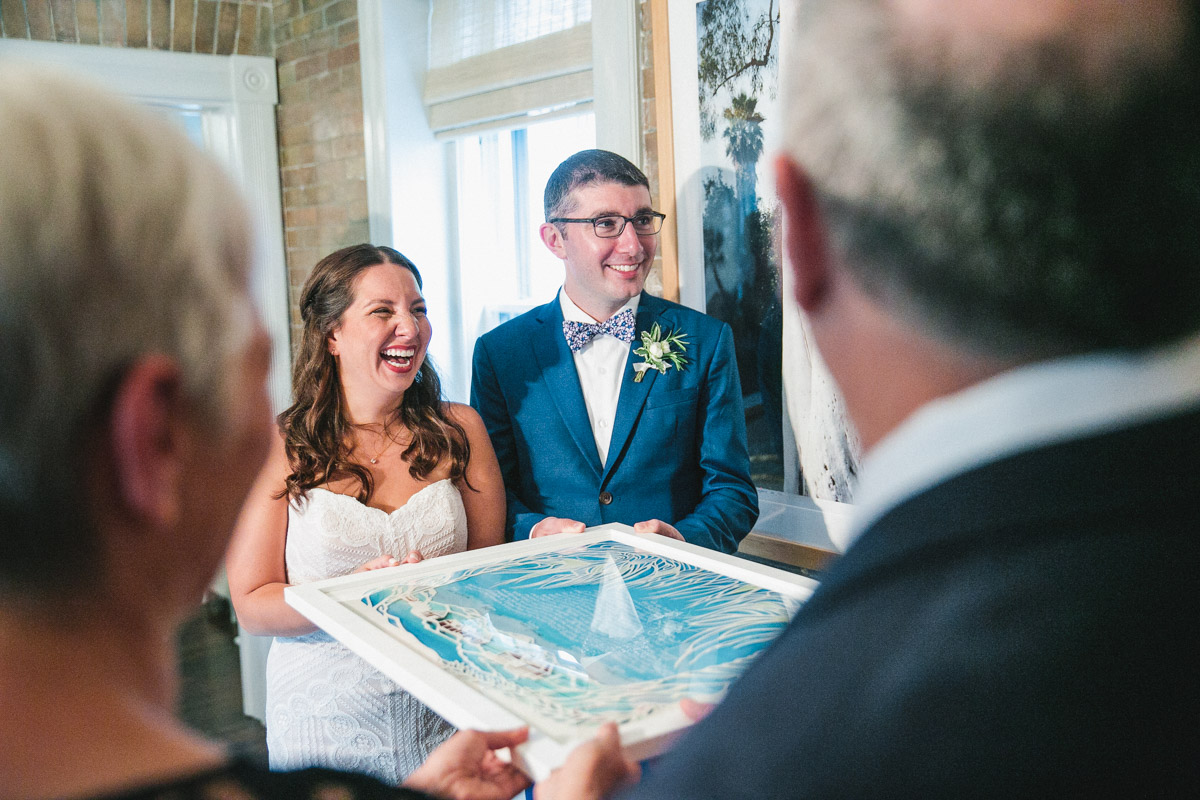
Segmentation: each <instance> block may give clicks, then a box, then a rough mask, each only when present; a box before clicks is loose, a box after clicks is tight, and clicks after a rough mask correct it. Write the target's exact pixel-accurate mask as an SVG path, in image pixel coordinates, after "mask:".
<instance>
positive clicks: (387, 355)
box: [379, 347, 417, 370]
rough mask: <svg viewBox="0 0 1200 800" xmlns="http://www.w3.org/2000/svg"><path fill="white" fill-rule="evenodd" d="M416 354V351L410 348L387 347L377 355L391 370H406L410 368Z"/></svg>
mask: <svg viewBox="0 0 1200 800" xmlns="http://www.w3.org/2000/svg"><path fill="white" fill-rule="evenodd" d="M416 354H417V351H416V350H415V349H413V348H411V347H410V348H406V349H400V348H399V347H389V348H388V349H386V350H384V351H383V352H381V353H380V354H379V355H380V357H381V358H382V359H383V360H384V361H385V362H387V364H388V365H389V366H391V367H392V368H394V369H398V370H407V369H408V368H409V367H411V366H412V362H413V356H415V355H416Z"/></svg>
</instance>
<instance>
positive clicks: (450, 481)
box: [227, 244, 504, 783]
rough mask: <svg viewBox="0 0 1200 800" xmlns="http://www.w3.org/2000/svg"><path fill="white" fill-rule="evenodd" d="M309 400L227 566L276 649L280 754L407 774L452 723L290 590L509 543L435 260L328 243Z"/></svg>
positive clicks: (291, 416)
mask: <svg viewBox="0 0 1200 800" xmlns="http://www.w3.org/2000/svg"><path fill="white" fill-rule="evenodd" d="M300 313H301V316H302V318H303V321H304V332H303V339H302V341H301V344H300V352H299V353H298V355H297V358H296V364H295V368H294V371H293V388H294V392H295V396H296V402H295V404H294V405H292V407H291V408H289V409H288V410H287V411H285V412H284V413H283V414H281V415H280V416H279V432H280V436H279V437H277V440H276V445H275V447H274V452H273V453H272V454H271V456H270V457H269V459H268V462H267V465H266V467H265V468H264V470H263V473H262V475H261V476H260V478H259V480H258V482H257V484H256V485H255V487H254V489H253V490H252V491H251V495H250V499H249V500H248V501H247V504H246V507H245V509H244V510H243V512H242V516H241V519H240V521H239V523H238V529H237V532H236V534H235V537H234V541H233V545H232V547H231V548H230V551H229V557H228V565H227V571H228V574H229V585H230V588H231V590H232V594H233V602H234V606H235V608H236V609H237V613H238V619H239V620H240V622H241V623H242V626H243V627H244V628H245V629H246V630H248V631H250V632H251V633H257V634H262V635H271V636H274V637H276V638H275V641H274V642H273V643H272V645H271V652H270V655H269V656H268V659H267V745H268V749H269V751H270V761H271V767H272V769H294V768H297V767H303V766H314V765H316V766H328V767H336V768H340V769H347V770H354V771H358V772H366V773H369V774H372V775H375V776H377V777H379V778H380V779H382V780H385V781H387V782H390V783H399V782H400V781H402V780H403V779H404V777H405V776H406V775H408V774H409V773H410V772H412V771H413V770H415V769H416V768H417V766H418V765H420V763H421V762H422V761H423V760H424V759H425V757H426V756H427V755H428V754H429V753H430V751H432V750H433V748H434V747H436V746H437V745H438V744H439V743H441V742H442V741H443V740H444V739H445V738H447V737H448V736H449V735H450V734H451V733H453V728H451V727H450V725H449V724H448V723H446V722H445V721H444V720H442V718H441V717H439V716H437V715H436V714H434V713H433V712H432V711H430V710H429V709H428V708H426V707H425V706H423V705H422V704H421V703H419V702H418V701H417V700H415V699H414V698H413V697H412V696H411V695H409V694H407V693H405V692H404V691H402V690H401V689H399V688H398V687H397V686H396V685H395V684H394V683H392V682H391V681H390V680H389V679H388V678H386V677H384V675H383V674H382V673H380V672H378V671H377V670H375V669H374V668H372V667H371V666H369V665H368V664H367V663H366V662H365V661H363V660H362V659H360V658H359V657H358V656H356V655H354V654H353V653H351V652H350V651H349V650H348V649H346V648H345V647H344V646H343V645H341V644H339V643H337V642H336V641H334V640H333V639H331V638H330V637H329V636H328V635H327V634H325V633H323V632H321V631H318V630H316V629H315V628H314V627H313V625H312V624H311V623H310V622H309V621H308V620H307V619H305V618H304V617H302V616H301V615H300V614H299V613H297V612H296V611H295V610H293V609H292V608H291V607H289V606H288V605H287V604H286V603H285V602H284V599H283V590H284V588H286V587H287V586H288V585H291V584H298V583H305V582H308V581H315V580H320V579H322V578H329V577H333V576H336V575H344V574H347V573H350V572H355V571H361V570H368V569H376V568H379V567H384V566H388V565H391V564H396V563H400V562H402V561H416V560H420V559H428V558H433V557H435V556H440V555H445V554H447V553H456V552H460V551H462V550H464V549H473V548H478V547H485V546H488V545H492V544H498V543H499V542H501V541H503V536H504V486H503V483H502V479H501V476H500V469H499V467H498V466H497V464H496V456H495V453H494V452H493V450H492V446H491V442H490V441H489V440H488V437H487V432H486V430H485V429H484V426H483V422H482V421H481V420H480V418H479V416H478V415H477V414H476V413H475V411H474V410H472V409H471V408H470V407H469V406H464V405H460V404H457V403H447V402H445V401H443V400H442V397H441V390H440V385H439V382H438V378H437V374H436V373H435V372H434V370H433V367H432V365H431V364H429V362H427V361H426V360H425V354H426V349H427V348H428V346H429V338H430V333H431V328H430V323H429V319H428V317H427V316H426V307H425V298H424V297H423V296H422V294H421V276H420V274H419V273H418V272H417V268H416V267H415V266H414V265H413V263H412V262H411V261H409V260H408V259H407V258H405V257H404V256H403V255H401V254H400V253H398V252H397V251H395V250H393V249H391V248H389V247H376V246H372V245H365V244H364V245H357V246H354V247H348V248H345V249H343V250H339V251H337V252H336V253H333V254H331V255H329V256H327V257H326V258H324V259H323V260H322V261H321V262H320V263H319V264H317V266H316V267H315V268H314V269H313V273H312V275H311V276H310V277H309V279H308V282H307V283H306V284H305V286H304V291H303V293H302V296H301V300H300Z"/></svg>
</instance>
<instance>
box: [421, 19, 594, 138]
mask: <svg viewBox="0 0 1200 800" xmlns="http://www.w3.org/2000/svg"><path fill="white" fill-rule="evenodd" d="M591 6H592V4H591V0H434V3H433V7H432V10H431V13H430V19H429V72H428V73H427V75H426V79H425V106H426V108H427V109H428V113H429V126H430V128H431V129H433V131H434V133H436V134H438V135H439V136H442V137H447V136H457V135H461V134H464V133H467V132H474V131H477V130H483V129H488V128H502V127H513V125H514V122H516V123H517V124H521V123H520V119H521V118H523V117H526V116H528V115H530V114H544V113H554V112H555V111H570V112H578V111H579V110H580V107H581V106H583V105H585V104H587V103H589V102H591V99H592V30H591V16H592V8H591Z"/></svg>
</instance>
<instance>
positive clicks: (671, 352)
mask: <svg viewBox="0 0 1200 800" xmlns="http://www.w3.org/2000/svg"><path fill="white" fill-rule="evenodd" d="M686 335H687V334H685V333H684V332H683V331H672V332H671V333H669V334H667V336H665V337H664V336H663V334H662V328H660V327H658V323H657V322H656V323H654V326H653V327H652V328H650V330H648V331H642V346H641V347H639V348H637V349H636V350H634V351H633V354H634V355H635V356H641V357H642V358H643V359H645V360H644V361H639V362H637V363H635V364H634V365H633V382H634V383H640V382H641V380H642V378H644V377H646V371H647V370H651V369H656V370H658V371H659V372H660V373H663V374H665V373H666V371H667V370H668V369H670V368H671V367H674V368H675V369H677V370H681V371H682V370H683V368H684V367H685V366H687V363H688V360H687V358H685V357H684V355H683V354H684V353H685V352H687V339H685V338H683V337H684V336H686Z"/></svg>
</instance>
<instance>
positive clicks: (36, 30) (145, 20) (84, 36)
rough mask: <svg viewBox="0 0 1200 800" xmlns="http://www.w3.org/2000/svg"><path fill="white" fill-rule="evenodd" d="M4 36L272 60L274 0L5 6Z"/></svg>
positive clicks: (48, 0)
mask: <svg viewBox="0 0 1200 800" xmlns="http://www.w3.org/2000/svg"><path fill="white" fill-rule="evenodd" d="M0 36H3V37H5V38H9V39H34V40H36V41H43V42H65V43H68V44H98V45H104V46H107V47H140V48H153V49H155V50H171V51H174V52H177V53H215V54H217V55H230V54H233V53H239V54H241V55H251V56H270V55H272V45H271V0H0Z"/></svg>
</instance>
